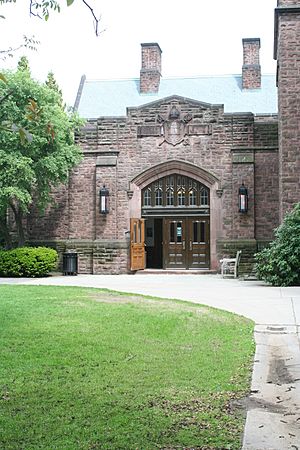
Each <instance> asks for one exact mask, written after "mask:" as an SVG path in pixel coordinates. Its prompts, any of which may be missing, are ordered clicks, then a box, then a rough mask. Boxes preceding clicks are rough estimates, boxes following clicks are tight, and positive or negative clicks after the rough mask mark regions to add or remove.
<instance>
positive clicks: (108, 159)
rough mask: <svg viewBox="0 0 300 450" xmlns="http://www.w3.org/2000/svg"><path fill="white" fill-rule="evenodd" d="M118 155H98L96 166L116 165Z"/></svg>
mask: <svg viewBox="0 0 300 450" xmlns="http://www.w3.org/2000/svg"><path fill="white" fill-rule="evenodd" d="M117 159H118V158H117V156H104V155H102V156H97V160H96V166H97V167H105V166H116V165H117Z"/></svg>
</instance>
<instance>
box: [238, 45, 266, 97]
mask: <svg viewBox="0 0 300 450" xmlns="http://www.w3.org/2000/svg"><path fill="white" fill-rule="evenodd" d="M259 50H260V39H259V38H249V39H243V68H242V78H243V89H259V88H260V87H261V68H260V63H259Z"/></svg>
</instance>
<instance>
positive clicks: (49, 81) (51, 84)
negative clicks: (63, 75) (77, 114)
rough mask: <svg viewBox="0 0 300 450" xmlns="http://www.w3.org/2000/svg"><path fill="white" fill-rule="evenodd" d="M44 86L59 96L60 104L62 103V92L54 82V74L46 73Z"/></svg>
mask: <svg viewBox="0 0 300 450" xmlns="http://www.w3.org/2000/svg"><path fill="white" fill-rule="evenodd" d="M46 85H47V86H48V87H49V88H50V89H53V90H54V91H55V92H56V93H57V94H58V95H59V96H60V99H61V102H60V103H61V104H62V103H63V100H62V91H61V89H60V88H59V86H58V84H57V81H56V79H55V77H54V73H53V72H49V73H48V75H47V80H46Z"/></svg>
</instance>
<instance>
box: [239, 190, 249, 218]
mask: <svg viewBox="0 0 300 450" xmlns="http://www.w3.org/2000/svg"><path fill="white" fill-rule="evenodd" d="M247 211H248V189H247V188H246V187H245V185H244V183H242V186H240V188H239V212H240V213H246V212H247Z"/></svg>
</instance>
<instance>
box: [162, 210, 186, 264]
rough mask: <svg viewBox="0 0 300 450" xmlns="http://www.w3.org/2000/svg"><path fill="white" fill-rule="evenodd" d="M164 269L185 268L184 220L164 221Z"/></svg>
mask: <svg viewBox="0 0 300 450" xmlns="http://www.w3.org/2000/svg"><path fill="white" fill-rule="evenodd" d="M163 234H164V246H163V253H164V256H163V258H164V268H165V269H185V268H186V220H185V219H184V218H178V219H177V218H174V219H164V227H163Z"/></svg>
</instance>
